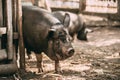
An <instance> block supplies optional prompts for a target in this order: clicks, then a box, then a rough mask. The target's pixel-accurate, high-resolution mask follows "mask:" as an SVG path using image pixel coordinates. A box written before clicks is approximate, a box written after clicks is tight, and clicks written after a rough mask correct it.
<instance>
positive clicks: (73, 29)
mask: <svg viewBox="0 0 120 80" xmlns="http://www.w3.org/2000/svg"><path fill="white" fill-rule="evenodd" d="M66 13H67V14H69V15H70V25H69V27H68V30H69V34H70V35H71V37H72V38H73V39H74V35H75V34H77V39H78V40H84V41H87V33H88V32H91V31H92V30H90V29H87V28H86V24H85V22H84V20H83V19H82V17H81V16H80V15H77V14H75V13H72V12H68V11H54V12H52V14H53V15H54V16H55V17H56V18H58V19H59V20H60V21H61V22H62V23H63V20H64V15H65V14H66Z"/></svg>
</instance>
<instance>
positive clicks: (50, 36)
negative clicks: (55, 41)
mask: <svg viewBox="0 0 120 80" xmlns="http://www.w3.org/2000/svg"><path fill="white" fill-rule="evenodd" d="M55 32H56V29H49V32H48V38H49V39H52V38H54V34H55Z"/></svg>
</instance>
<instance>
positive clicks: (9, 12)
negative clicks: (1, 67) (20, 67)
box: [6, 0, 13, 60]
mask: <svg viewBox="0 0 120 80" xmlns="http://www.w3.org/2000/svg"><path fill="white" fill-rule="evenodd" d="M6 13H7V51H8V52H7V53H8V54H7V55H8V60H12V59H13V27H12V1H11V0H6Z"/></svg>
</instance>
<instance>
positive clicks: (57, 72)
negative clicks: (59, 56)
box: [55, 70, 63, 74]
mask: <svg viewBox="0 0 120 80" xmlns="http://www.w3.org/2000/svg"><path fill="white" fill-rule="evenodd" d="M55 73H56V74H62V73H63V71H62V70H60V71H55Z"/></svg>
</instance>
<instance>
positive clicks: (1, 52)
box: [0, 49, 7, 61]
mask: <svg viewBox="0 0 120 80" xmlns="http://www.w3.org/2000/svg"><path fill="white" fill-rule="evenodd" d="M5 59H7V52H6V50H5V49H2V50H0V61H3V60H5Z"/></svg>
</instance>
